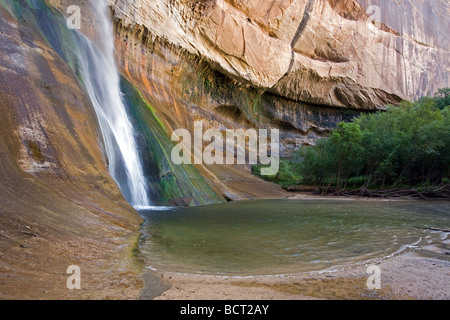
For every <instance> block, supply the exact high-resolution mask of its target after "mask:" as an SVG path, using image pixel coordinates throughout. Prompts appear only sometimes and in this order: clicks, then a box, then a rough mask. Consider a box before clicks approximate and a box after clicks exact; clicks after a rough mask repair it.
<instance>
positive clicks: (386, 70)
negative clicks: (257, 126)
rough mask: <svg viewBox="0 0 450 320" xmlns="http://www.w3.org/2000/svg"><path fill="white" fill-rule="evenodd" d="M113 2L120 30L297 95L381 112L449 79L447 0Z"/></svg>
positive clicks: (263, 88)
mask: <svg viewBox="0 0 450 320" xmlns="http://www.w3.org/2000/svg"><path fill="white" fill-rule="evenodd" d="M111 4H112V7H113V10H114V19H115V20H116V22H119V21H120V26H121V27H122V28H121V31H123V30H124V29H125V28H126V29H127V30H129V32H133V33H139V36H140V37H142V38H143V39H142V41H144V42H145V40H146V39H149V38H155V37H157V38H160V39H164V41H165V42H167V43H168V44H170V45H172V46H174V47H176V48H177V50H178V51H187V52H189V53H191V54H193V55H195V56H197V57H199V58H201V59H203V60H205V61H207V62H208V63H209V65H210V66H211V67H213V68H214V69H215V70H218V71H220V72H221V73H223V74H225V75H227V76H229V77H230V78H232V79H235V80H238V81H239V82H242V83H245V84H248V85H249V86H251V87H253V88H255V89H256V90H258V91H260V92H271V93H273V94H276V95H279V96H282V97H285V98H288V99H291V100H294V101H299V102H304V103H309V104H314V105H327V106H333V107H344V108H352V109H365V110H373V109H379V108H382V107H384V106H385V105H386V104H388V103H395V102H398V101H399V100H400V99H417V98H419V97H420V96H422V95H425V94H430V93H431V94H433V93H434V92H435V91H436V90H437V89H438V88H440V87H445V86H448V85H449V84H448V81H449V80H448V72H449V63H448V62H449V58H448V57H449V55H448V41H445V40H446V39H447V37H448V36H447V30H448V29H449V23H448V19H447V17H448V14H449V4H448V2H447V1H445V0H433V1H426V2H423V3H422V4H419V2H418V1H356V0H352V1H336V0H333V1H331V0H285V1H279V0H273V1H260V0H249V1H237V0H226V1H224V0H204V1H192V0H189V1H188V0H172V1H165V0H151V1H150V0H137V1H127V0H117V1H111ZM370 5H372V7H371V8H369V6H370ZM374 5H375V6H376V7H373V6H374ZM367 9H369V10H368V13H366V10H367ZM372 13H374V14H373V15H372V16H371V15H369V14H372ZM374 19H375V20H374ZM132 36H133V35H131V34H130V37H132ZM135 36H137V35H135ZM447 40H448V39H447ZM131 50H132V49H131Z"/></svg>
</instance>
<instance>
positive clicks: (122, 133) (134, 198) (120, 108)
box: [79, 0, 150, 208]
mask: <svg viewBox="0 0 450 320" xmlns="http://www.w3.org/2000/svg"><path fill="white" fill-rule="evenodd" d="M92 7H93V8H94V10H95V12H94V13H95V15H96V17H97V20H96V21H97V23H98V33H99V40H98V41H97V42H98V43H97V45H95V44H94V43H93V42H92V41H90V40H89V39H87V38H86V37H84V36H82V35H81V38H82V39H81V43H82V45H81V46H80V48H79V58H80V61H79V62H80V71H81V73H82V79H83V82H84V85H85V87H86V89H87V92H88V94H89V96H90V98H91V100H92V103H93V105H94V108H95V111H96V113H97V117H98V120H99V124H100V129H101V132H102V136H103V140H104V144H105V149H106V154H107V157H108V161H109V170H110V172H111V175H112V176H113V177H114V179H115V180H116V181H117V183H118V184H119V186H120V188H121V190H122V193H123V194H124V196H125V198H126V199H127V200H128V202H129V203H130V204H131V205H132V206H134V207H135V208H138V207H146V206H149V205H150V201H149V197H148V190H147V182H146V179H145V177H144V173H143V170H142V164H141V161H140V159H139V154H138V150H137V146H136V141H135V137H134V133H133V126H132V124H131V122H130V120H129V119H128V116H127V112H126V108H125V105H124V102H123V100H122V93H121V91H120V78H119V72H118V69H117V66H116V61H115V56H114V38H113V27H112V23H111V21H110V17H109V15H108V6H107V3H106V0H100V1H98V0H96V1H95V3H94V2H93V3H92Z"/></svg>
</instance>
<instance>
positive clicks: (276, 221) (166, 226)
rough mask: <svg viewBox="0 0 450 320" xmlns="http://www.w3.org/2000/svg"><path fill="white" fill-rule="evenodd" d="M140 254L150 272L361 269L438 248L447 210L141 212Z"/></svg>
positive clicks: (281, 204)
mask: <svg viewBox="0 0 450 320" xmlns="http://www.w3.org/2000/svg"><path fill="white" fill-rule="evenodd" d="M141 214H142V216H143V217H144V218H145V221H146V222H145V224H144V225H143V228H142V234H143V237H142V239H141V242H140V251H141V254H142V257H143V258H144V259H145V261H146V264H147V266H148V267H149V268H152V269H156V270H160V271H165V272H177V273H189V274H208V275H227V276H233V275H234V276H256V275H279V274H292V273H302V272H309V271H319V270H325V269H329V268H333V267H340V266H346V265H351V264H355V263H359V262H366V261H370V260H372V259H378V258H383V257H387V256H389V255H392V254H395V253H399V252H402V251H403V250H405V249H407V248H420V246H423V245H429V244H440V243H442V241H444V240H446V239H447V236H448V233H444V232H434V231H430V230H424V229H418V228H415V227H432V228H439V229H450V203H449V202H427V201H423V202H422V201H386V202H384V201H353V200H352V201H341V200H339V201H331V200H325V201H324V200H320V201H319V200H264V201H244V202H234V203H227V204H221V205H212V206H203V207H191V208H173V209H165V210H153V211H142V212H141Z"/></svg>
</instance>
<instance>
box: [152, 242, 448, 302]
mask: <svg viewBox="0 0 450 320" xmlns="http://www.w3.org/2000/svg"><path fill="white" fill-rule="evenodd" d="M430 249H431V250H430ZM448 254H449V252H448V251H445V250H442V249H439V248H428V250H416V251H409V252H405V253H403V254H400V255H397V256H394V257H390V258H386V259H384V260H382V261H378V262H375V263H372V264H370V265H376V266H378V267H379V268H380V271H381V278H380V279H381V288H380V289H379V290H377V289H369V288H368V287H367V281H368V277H369V276H370V274H368V273H367V272H366V271H367V267H368V266H369V265H357V266H353V267H348V268H346V269H342V270H337V271H326V272H313V273H306V274H299V275H286V276H267V277H251V278H236V277H212V276H197V275H181V274H172V273H163V274H159V273H157V272H155V271H149V274H152V277H153V278H154V279H155V277H156V278H159V280H160V282H162V283H164V285H165V286H167V287H170V288H169V289H168V290H166V291H164V292H163V293H161V294H160V295H158V296H156V297H154V299H155V300H317V299H320V300H323V299H325V300H328V299H331V300H366V299H370V300H377V299H381V300H440V299H444V300H447V299H450V259H449V258H448V257H449V255H448ZM146 290H150V291H151V290H152V289H151V288H149V287H146Z"/></svg>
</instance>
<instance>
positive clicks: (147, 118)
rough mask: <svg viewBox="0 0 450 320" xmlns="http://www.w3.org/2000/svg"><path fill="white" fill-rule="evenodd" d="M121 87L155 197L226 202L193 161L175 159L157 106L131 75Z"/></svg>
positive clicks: (163, 201) (166, 201)
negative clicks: (131, 81) (146, 98)
mask: <svg viewBox="0 0 450 320" xmlns="http://www.w3.org/2000/svg"><path fill="white" fill-rule="evenodd" d="M121 80H122V81H121V90H122V91H123V93H124V100H125V103H126V105H127V107H128V112H129V114H130V117H131V119H130V120H131V121H132V123H133V126H134V128H135V132H136V134H137V142H138V145H139V149H140V150H141V158H142V160H143V166H144V172H145V175H146V178H147V180H148V182H149V190H150V193H151V198H152V201H153V202H154V203H155V204H157V205H175V206H196V205H206V204H214V203H221V202H225V200H224V199H223V198H221V197H220V196H219V195H217V194H216V193H215V192H214V190H213V189H212V188H211V186H210V185H209V184H208V182H207V181H206V178H204V177H203V176H202V175H201V173H200V172H199V171H198V170H197V168H196V167H195V166H193V165H175V164H174V163H173V162H172V161H171V152H172V148H173V146H174V144H173V142H172V141H171V137H170V134H169V133H168V131H167V128H166V127H165V126H164V124H163V122H162V121H161V119H160V118H159V117H158V116H157V114H156V111H155V110H154V108H153V107H152V106H151V105H150V104H149V103H148V102H147V101H146V100H145V99H144V98H143V96H142V95H141V93H140V92H139V91H138V90H137V88H136V87H135V86H134V85H133V84H132V83H130V82H129V81H128V80H127V79H125V78H122V79H121Z"/></svg>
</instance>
